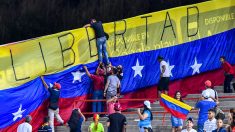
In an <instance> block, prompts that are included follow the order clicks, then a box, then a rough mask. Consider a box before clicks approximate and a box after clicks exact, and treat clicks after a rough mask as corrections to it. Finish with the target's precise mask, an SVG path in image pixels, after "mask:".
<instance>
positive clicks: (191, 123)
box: [186, 117, 193, 128]
mask: <svg viewBox="0 0 235 132" xmlns="http://www.w3.org/2000/svg"><path fill="white" fill-rule="evenodd" d="M186 127H187V128H193V118H192V117H189V118H188V119H187V122H186Z"/></svg>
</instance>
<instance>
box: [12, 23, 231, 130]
mask: <svg viewBox="0 0 235 132" xmlns="http://www.w3.org/2000/svg"><path fill="white" fill-rule="evenodd" d="M88 26H90V27H92V28H93V29H94V31H95V35H96V40H97V50H98V59H99V65H98V67H97V69H96V72H95V74H91V73H90V72H89V70H88V68H87V67H86V66H85V65H84V66H83V68H84V70H85V71H86V74H87V76H88V77H89V78H90V79H91V80H92V81H93V96H92V99H94V100H103V99H106V108H105V104H104V103H103V102H102V101H94V102H93V103H92V112H94V113H95V114H94V115H93V122H92V123H91V124H90V126H89V128H88V130H87V131H89V132H104V127H103V124H102V123H100V122H99V119H100V116H104V115H98V114H96V113H97V112H104V111H105V109H106V111H107V115H105V116H106V117H107V118H108V119H107V124H106V125H107V127H108V132H125V131H126V126H127V120H126V117H125V116H124V115H123V114H121V110H122V108H121V105H120V103H119V101H118V98H119V97H120V94H121V90H120V89H121V80H122V78H123V69H122V66H121V65H118V66H116V67H115V66H112V64H111V63H110V61H109V58H108V54H107V50H106V40H107V39H108V35H107V34H106V33H105V32H104V29H103V26H102V22H100V21H96V20H95V19H92V20H91V23H90V24H88V25H85V27H88ZM102 54H103V55H104V58H105V61H104V62H103V55H102ZM157 60H158V61H159V63H160V71H161V74H160V81H159V83H158V91H159V95H160V94H161V93H163V92H164V93H165V94H168V90H169V82H170V70H169V65H168V64H167V63H166V62H165V61H164V58H163V57H162V56H158V58H157ZM220 61H221V63H222V68H223V70H224V75H225V80H224V92H225V93H230V92H232V90H231V87H230V83H231V81H232V78H233V75H234V73H235V72H234V69H233V68H232V66H231V65H230V64H229V63H228V62H227V61H226V60H225V57H223V56H222V57H220ZM41 80H42V82H43V84H44V86H45V88H46V89H48V91H49V93H50V97H49V107H48V116H47V117H45V118H44V123H43V124H42V126H41V127H40V128H39V129H38V131H40V132H42V131H43V132H54V131H55V129H54V118H56V119H57V120H58V122H59V123H60V125H66V126H69V127H70V131H71V132H81V128H82V127H81V126H82V122H83V121H85V120H86V118H85V116H84V115H83V114H82V112H81V111H80V109H74V110H73V111H72V114H71V117H70V119H69V121H68V122H67V123H65V122H64V120H63V119H62V118H61V117H60V115H59V104H58V101H59V97H60V88H61V86H60V84H59V83H56V82H55V83H54V84H53V86H48V85H47V83H46V82H45V80H44V78H43V76H42V77H41ZM205 87H206V90H204V91H202V96H201V97H200V99H199V101H198V102H197V103H196V105H195V107H193V109H199V115H198V122H197V131H198V132H225V131H226V130H227V131H229V132H235V110H234V109H231V111H230V115H229V118H228V121H229V122H228V124H229V125H228V126H226V128H224V125H223V121H224V119H225V118H226V117H225V115H224V113H223V111H222V110H221V109H220V108H219V107H218V104H219V98H218V93H217V92H216V90H214V89H212V82H211V81H210V80H207V81H206V82H205ZM174 98H175V99H176V100H178V101H181V102H183V100H182V96H181V92H180V91H177V92H176V93H175V96H174ZM143 106H144V108H143V110H142V112H141V110H140V109H137V115H138V117H139V119H140V121H139V123H138V126H139V131H140V132H152V131H153V129H152V124H151V122H152V120H153V114H152V111H151V103H150V102H149V101H148V100H146V101H144V103H143ZM31 120H32V118H31V116H26V119H25V122H24V123H22V124H20V125H19V126H18V129H17V131H18V132H31V131H32V126H31V125H30V121H31ZM171 122H172V132H180V131H182V132H196V130H195V129H193V126H194V120H193V118H191V117H189V118H188V119H187V120H186V129H183V130H182V128H183V120H182V119H180V118H177V117H175V116H171Z"/></svg>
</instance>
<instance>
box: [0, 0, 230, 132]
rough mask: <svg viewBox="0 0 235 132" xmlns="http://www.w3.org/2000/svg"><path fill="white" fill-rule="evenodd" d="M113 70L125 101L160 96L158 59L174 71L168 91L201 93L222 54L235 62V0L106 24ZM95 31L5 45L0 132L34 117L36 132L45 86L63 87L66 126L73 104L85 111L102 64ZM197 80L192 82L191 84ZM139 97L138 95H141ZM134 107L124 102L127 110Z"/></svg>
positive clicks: (218, 79) (0, 55)
mask: <svg viewBox="0 0 235 132" xmlns="http://www.w3.org/2000/svg"><path fill="white" fill-rule="evenodd" d="M104 28H105V31H106V32H107V33H108V34H109V36H110V38H109V40H108V41H107V50H108V54H109V56H110V61H111V63H112V65H114V66H116V65H122V66H123V68H124V78H123V79H122V82H121V86H122V89H121V93H122V94H124V95H125V96H124V98H136V97H138V98H142V97H144V98H156V93H157V92H156V85H157V83H158V81H159V77H160V70H159V63H158V62H157V61H156V58H157V56H158V55H161V56H163V57H164V58H165V60H166V61H167V62H168V64H169V67H170V70H171V82H172V83H171V84H170V91H169V92H170V94H173V93H174V91H176V90H180V91H181V93H182V94H183V95H186V94H188V93H198V92H200V90H201V89H202V86H201V84H202V85H203V81H205V80H207V79H210V80H211V81H212V82H213V84H215V85H216V84H221V83H222V81H223V72H222V71H221V70H218V69H219V68H220V67H221V66H220V62H219V57H220V56H222V55H223V56H226V58H227V60H228V62H230V63H231V64H235V57H234V53H235V37H234V36H235V1H234V0H226V1H224V0H213V1H208V2H204V3H199V4H194V5H188V6H182V7H177V8H173V9H168V10H164V11H159V12H154V13H149V14H144V15H141V16H136V17H133V18H128V19H123V20H120V21H115V22H110V23H106V24H104ZM97 59H98V57H97V49H96V40H95V36H94V32H93V30H92V29H91V28H90V27H88V28H79V29H75V30H70V31H64V32H60V33H57V34H53V35H48V36H43V37H39V38H34V39H30V40H25V41H21V42H16V43H11V44H6V45H1V46H0V62H1V64H0V104H1V105H0V117H1V118H0V131H4V132H5V131H9V132H12V131H15V130H16V128H17V126H18V125H19V123H21V122H22V121H23V118H24V117H25V116H26V115H28V114H30V115H32V116H33V121H32V125H33V129H34V131H35V130H36V129H37V128H38V127H39V126H40V125H41V123H42V121H43V117H44V116H45V115H47V105H48V102H47V99H48V97H49V93H48V91H47V90H46V89H45V88H44V87H43V84H42V82H41V80H40V77H39V76H41V75H45V81H46V82H47V83H48V85H50V84H53V82H59V83H61V85H62V88H61V95H60V98H61V99H60V114H61V116H62V118H63V119H64V120H65V121H67V120H68V118H69V117H70V114H71V111H72V109H73V107H79V108H81V109H83V110H87V109H88V107H87V103H84V102H77V101H76V100H85V99H88V98H89V95H90V94H91V93H92V82H91V80H90V79H89V77H88V76H87V75H86V74H85V71H84V69H83V68H82V65H83V64H85V65H86V66H87V67H88V70H89V71H90V72H91V73H94V72H95V69H96V67H97V66H98V62H97ZM192 82H193V83H192ZM137 95H138V96H137ZM130 105H132V104H131V103H130V102H128V103H124V104H123V108H126V107H129V106H130Z"/></svg>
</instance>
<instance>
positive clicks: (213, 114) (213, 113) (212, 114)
mask: <svg viewBox="0 0 235 132" xmlns="http://www.w3.org/2000/svg"><path fill="white" fill-rule="evenodd" d="M214 118H215V110H214V109H209V110H208V119H209V120H212V119H214Z"/></svg>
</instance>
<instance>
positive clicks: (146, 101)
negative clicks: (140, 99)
mask: <svg viewBox="0 0 235 132" xmlns="http://www.w3.org/2000/svg"><path fill="white" fill-rule="evenodd" d="M144 105H145V106H146V107H147V108H149V109H151V106H150V102H149V101H148V100H145V101H144Z"/></svg>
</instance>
